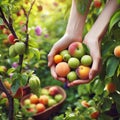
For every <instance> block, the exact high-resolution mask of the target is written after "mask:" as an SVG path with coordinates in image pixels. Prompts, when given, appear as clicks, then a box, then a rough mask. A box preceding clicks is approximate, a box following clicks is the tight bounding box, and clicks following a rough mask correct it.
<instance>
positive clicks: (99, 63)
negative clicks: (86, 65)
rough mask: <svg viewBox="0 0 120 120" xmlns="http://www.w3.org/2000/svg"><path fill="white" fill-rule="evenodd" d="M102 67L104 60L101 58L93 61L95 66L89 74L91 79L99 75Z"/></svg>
mask: <svg viewBox="0 0 120 120" xmlns="http://www.w3.org/2000/svg"><path fill="white" fill-rule="evenodd" d="M101 67H102V60H101V58H97V59H95V60H94V61H93V65H92V67H91V70H90V73H89V79H90V80H91V79H93V78H94V77H95V76H96V75H98V73H100V71H101Z"/></svg>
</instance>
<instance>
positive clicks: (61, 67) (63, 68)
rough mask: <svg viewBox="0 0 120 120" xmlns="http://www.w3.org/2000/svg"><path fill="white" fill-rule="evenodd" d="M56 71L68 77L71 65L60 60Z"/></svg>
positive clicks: (59, 74) (61, 75)
mask: <svg viewBox="0 0 120 120" xmlns="http://www.w3.org/2000/svg"><path fill="white" fill-rule="evenodd" d="M55 71H56V73H57V75H58V76H60V77H66V76H67V74H68V73H69V72H70V67H69V65H68V64H67V63H66V62H60V63H58V64H57V65H56V67H55Z"/></svg>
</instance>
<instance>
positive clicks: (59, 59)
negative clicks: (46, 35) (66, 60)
mask: <svg viewBox="0 0 120 120" xmlns="http://www.w3.org/2000/svg"><path fill="white" fill-rule="evenodd" d="M62 60H63V57H62V55H59V54H57V55H55V56H54V62H55V63H56V64H57V63H59V62H62Z"/></svg>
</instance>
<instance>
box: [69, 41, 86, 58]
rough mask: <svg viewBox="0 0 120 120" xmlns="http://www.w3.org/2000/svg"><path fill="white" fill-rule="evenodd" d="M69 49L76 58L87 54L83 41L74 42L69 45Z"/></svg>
mask: <svg viewBox="0 0 120 120" xmlns="http://www.w3.org/2000/svg"><path fill="white" fill-rule="evenodd" d="M68 51H69V53H70V55H71V56H73V57H76V58H79V59H80V58H81V57H82V56H83V55H85V49H84V46H83V44H82V43H81V42H73V43H71V44H70V45H69V47H68Z"/></svg>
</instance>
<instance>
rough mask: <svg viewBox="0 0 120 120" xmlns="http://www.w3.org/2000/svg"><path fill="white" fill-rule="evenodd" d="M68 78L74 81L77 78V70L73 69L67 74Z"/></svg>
mask: <svg viewBox="0 0 120 120" xmlns="http://www.w3.org/2000/svg"><path fill="white" fill-rule="evenodd" d="M67 79H68V80H69V81H70V82H72V81H74V80H77V74H76V72H75V71H71V72H69V73H68V74H67Z"/></svg>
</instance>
